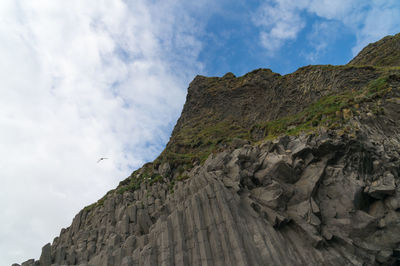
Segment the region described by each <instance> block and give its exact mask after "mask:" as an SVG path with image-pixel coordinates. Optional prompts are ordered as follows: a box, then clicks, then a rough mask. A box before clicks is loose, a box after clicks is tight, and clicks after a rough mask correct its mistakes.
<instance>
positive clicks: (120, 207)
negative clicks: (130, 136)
mask: <svg viewBox="0 0 400 266" xmlns="http://www.w3.org/2000/svg"><path fill="white" fill-rule="evenodd" d="M373 47H375V48H376V49H378V48H379V47H380V45H379V43H378V45H375V46H373ZM363 53H365V51H364V50H363V51H362V52H361V53H360V55H362V54H363ZM356 59H357V57H356ZM356 59H354V60H353V61H354V62H353V61H352V64H351V65H346V66H308V67H304V68H301V69H299V70H298V71H296V72H295V73H292V74H289V75H286V76H280V75H279V74H276V73H273V72H272V71H270V70H263V69H260V70H256V71H253V72H251V73H249V74H246V75H244V76H243V77H238V78H236V77H235V76H234V75H233V74H230V73H228V74H227V75H225V76H224V77H222V78H206V77H201V76H198V77H196V78H195V79H194V81H193V82H192V83H191V84H190V86H189V90H188V96H187V101H186V104H185V106H184V109H183V112H182V115H181V118H180V119H179V121H178V123H177V125H176V127H175V129H174V131H173V133H172V136H171V139H170V141H169V143H168V145H167V147H166V149H165V150H164V152H163V153H162V154H161V155H160V156H159V158H157V159H156V160H155V161H154V162H153V163H148V164H146V165H144V166H143V167H142V168H141V169H139V170H137V171H135V172H134V173H132V175H131V176H130V177H128V178H127V179H126V180H124V181H122V182H121V183H120V185H119V186H118V188H116V189H115V190H112V191H110V192H109V193H108V194H107V195H105V196H104V197H103V198H102V199H100V200H99V201H98V202H96V203H94V204H93V205H90V206H87V207H85V208H84V209H83V210H82V211H80V212H79V213H78V214H77V215H76V217H75V218H74V219H73V222H72V225H71V226H70V227H69V228H66V229H62V230H61V233H60V236H59V237H56V238H55V239H54V241H53V243H52V244H47V245H45V246H44V247H43V250H42V255H41V257H40V259H39V260H38V261H34V260H29V261H26V262H24V263H22V265H24V266H30V265H43V266H50V265H82V266H83V265H85V266H97V265H104V266H106V265H124V266H133V265H395V264H396V263H400V69H398V68H394V67H382V66H379V67H377V66H373V65H374V64H373V63H371V64H366V65H369V66H357V65H354V64H355V62H358V61H357V60H358V59H357V60H356ZM362 62H364V61H362ZM362 64H363V65H364V63H362Z"/></svg>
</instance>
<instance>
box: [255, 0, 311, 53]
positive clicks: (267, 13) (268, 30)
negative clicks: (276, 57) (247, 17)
mask: <svg viewBox="0 0 400 266" xmlns="http://www.w3.org/2000/svg"><path fill="white" fill-rule="evenodd" d="M303 5H304V3H303V2H302V1H299V2H293V3H290V2H288V1H287V0H278V1H266V2H265V3H264V4H263V5H262V6H261V7H260V8H259V10H258V11H257V14H256V15H255V16H254V18H253V22H254V23H255V24H256V25H257V26H259V27H261V28H262V29H263V30H262V31H261V33H260V39H261V44H262V45H263V46H264V47H265V48H266V49H267V50H268V52H269V53H270V54H273V53H274V52H275V51H277V50H278V49H279V48H280V47H281V46H282V45H283V44H284V43H285V42H286V41H288V40H293V39H295V38H296V37H297V35H298V33H299V32H300V31H301V30H302V29H303V27H304V25H305V22H304V21H303V19H302V18H301V15H300V10H301V8H302V7H303Z"/></svg>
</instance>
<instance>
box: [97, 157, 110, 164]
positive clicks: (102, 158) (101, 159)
mask: <svg viewBox="0 0 400 266" xmlns="http://www.w3.org/2000/svg"><path fill="white" fill-rule="evenodd" d="M106 159H108V158H104V157H101V158H100V159H99V160H98V161H97V163H99V162H101V161H103V160H106Z"/></svg>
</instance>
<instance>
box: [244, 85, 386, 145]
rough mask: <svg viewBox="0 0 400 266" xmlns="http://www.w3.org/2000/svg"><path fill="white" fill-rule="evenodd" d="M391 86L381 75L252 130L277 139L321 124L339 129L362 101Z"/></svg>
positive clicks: (378, 94) (258, 125)
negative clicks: (365, 83) (360, 86)
mask: <svg viewBox="0 0 400 266" xmlns="http://www.w3.org/2000/svg"><path fill="white" fill-rule="evenodd" d="M389 91H390V89H389V88H388V85H387V78H386V77H381V78H378V79H376V80H374V81H372V82H370V83H369V85H368V86H366V87H365V88H363V89H361V90H356V91H355V90H349V91H345V92H342V93H339V94H331V95H327V96H324V97H322V98H320V99H319V100H317V101H316V102H314V103H312V104H310V105H309V106H308V107H307V108H305V109H304V110H303V111H302V112H299V113H297V114H294V115H290V116H286V117H283V118H281V119H277V120H274V121H268V122H265V123H262V124H257V125H255V126H253V128H252V129H251V130H250V132H258V134H259V135H260V134H261V138H268V139H270V138H275V137H277V136H279V135H282V134H287V135H298V134H299V133H301V132H308V131H315V130H316V129H317V128H318V127H321V126H322V127H327V128H332V129H335V128H338V127H340V126H341V125H342V124H343V122H345V120H347V119H348V118H349V117H351V116H352V114H353V112H354V111H356V109H357V108H356V107H357V106H359V104H361V103H363V102H366V101H370V100H372V99H374V98H377V97H382V96H383V95H385V94H386V93H387V92H389Z"/></svg>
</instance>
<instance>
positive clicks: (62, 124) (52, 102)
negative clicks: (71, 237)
mask: <svg viewBox="0 0 400 266" xmlns="http://www.w3.org/2000/svg"><path fill="white" fill-rule="evenodd" d="M203 4H205V2H204V3H203ZM203 4H202V5H203ZM202 5H201V6H200V7H202V8H204V7H203V6H202ZM182 8H185V1H151V3H148V1H144V0H143V1H142V0H132V1H127V2H123V1H121V0H114V1H95V2H93V1H79V0H74V1H54V0H37V1H31V2H30V1H16V0H3V1H1V3H0V58H1V59H2V60H1V61H0V80H1V82H2V86H1V89H0V106H1V111H0V176H1V181H2V185H1V186H0V208H1V210H2V215H1V216H0V265H9V264H11V263H13V262H22V261H24V260H26V259H29V258H31V257H36V258H37V257H38V256H39V254H40V250H41V246H42V245H44V244H45V243H47V242H51V241H52V238H53V237H55V236H56V235H58V234H59V231H60V229H61V226H64V227H66V226H68V225H69V224H70V222H71V219H72V218H73V215H75V214H76V213H77V212H78V211H79V210H80V209H81V208H82V207H83V206H84V204H90V203H92V202H94V201H96V200H97V199H99V198H100V197H101V196H102V195H104V194H105V192H106V191H107V190H109V189H110V188H113V187H115V186H116V185H117V184H118V182H119V181H121V180H122V179H123V178H125V177H126V176H128V175H129V174H130V172H131V171H132V170H133V169H134V168H137V167H139V166H141V164H142V163H143V162H145V161H147V160H150V159H151V158H154V157H155V156H156V155H157V154H158V153H159V151H160V149H161V148H162V146H161V145H162V144H163V143H165V142H166V141H167V140H168V137H169V133H168V132H166V131H165V129H166V128H170V127H171V125H172V124H173V123H174V122H175V119H176V118H177V116H178V115H179V111H180V109H181V107H182V104H183V101H184V96H185V93H186V86H187V84H188V82H189V81H190V79H191V78H192V77H193V75H194V74H195V73H197V72H198V71H199V69H201V64H199V63H198V62H197V61H196V60H197V55H198V53H199V51H200V49H201V43H200V42H199V41H198V40H197V38H196V34H198V33H199V32H201V30H202V28H201V25H198V24H195V23H194V21H193V19H192V18H191V14H190V12H182V10H179V9H182ZM99 157H108V158H110V159H109V160H104V161H102V162H100V163H96V161H97V159H98V158H99Z"/></svg>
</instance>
